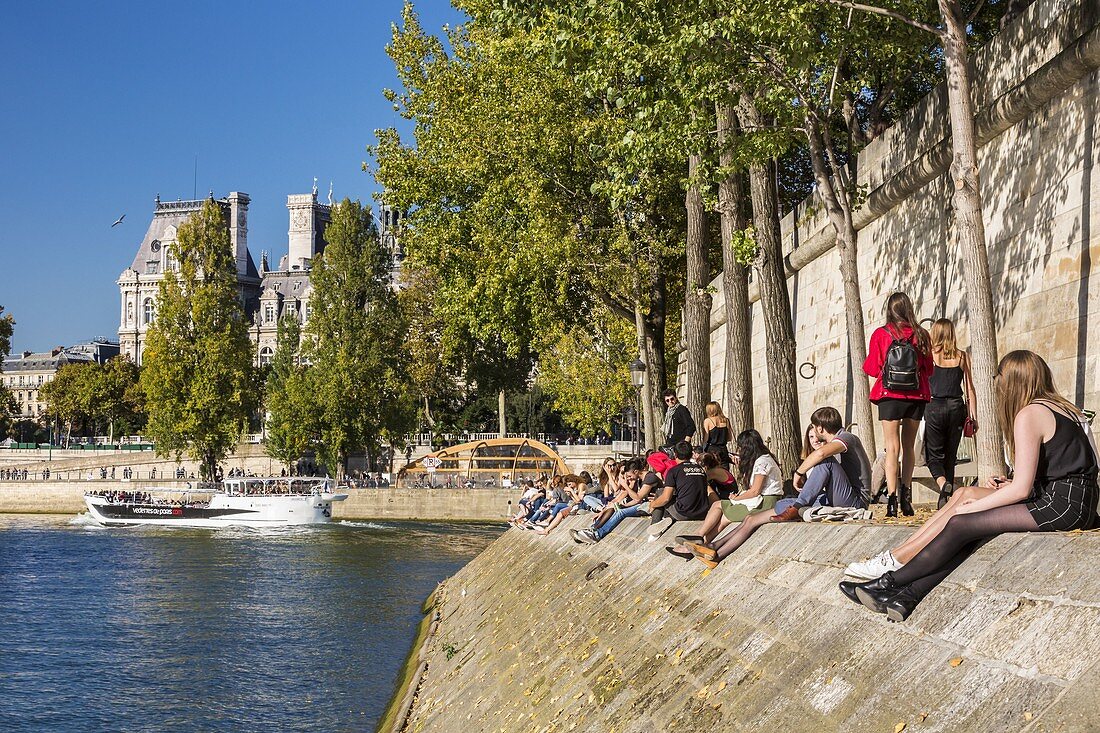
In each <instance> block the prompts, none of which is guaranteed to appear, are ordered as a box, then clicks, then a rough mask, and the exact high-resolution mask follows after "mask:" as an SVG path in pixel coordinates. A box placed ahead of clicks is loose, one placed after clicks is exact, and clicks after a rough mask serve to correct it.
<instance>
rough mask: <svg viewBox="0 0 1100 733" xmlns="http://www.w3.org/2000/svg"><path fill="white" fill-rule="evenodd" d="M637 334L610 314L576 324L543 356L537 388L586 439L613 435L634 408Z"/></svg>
mask: <svg viewBox="0 0 1100 733" xmlns="http://www.w3.org/2000/svg"><path fill="white" fill-rule="evenodd" d="M634 338H635V334H634V332H633V329H631V328H630V324H628V323H626V322H625V321H624V320H622V319H618V318H614V317H612V316H611V315H610V314H609V313H607V311H606V310H602V309H601V310H600V311H598V312H597V313H595V314H594V317H593V319H592V320H591V321H590V322H589V323H588V324H587V325H585V326H575V327H573V328H572V329H570V330H569V331H568V332H566V333H563V334H561V336H560V337H559V338H558V339H557V340H556V341H555V342H554V343H553V345H551V346H550V347H549V348H547V349H545V350H543V352H542V354H541V355H540V357H539V366H538V378H537V384H538V385H539V386H540V387H541V388H542V389H543V390H544V391H545V392H546V393H547V394H548V395H549V396H550V398H551V399H552V401H553V406H554V409H555V410H556V411H557V412H558V413H560V414H561V416H562V417H563V418H564V419H565V422H566V423H567V424H569V425H570V426H572V427H573V428H575V429H576V430H577V431H578V432H580V434H581V435H582V436H584V437H594V436H595V435H596V434H597V433H598V432H599V431H600V430H603V431H606V432H607V433H608V434H610V433H611V432H612V420H613V418H615V417H616V416H619V415H621V414H622V412H623V408H624V407H627V406H632V404H633V401H634V388H633V387H632V386H631V384H630V376H629V371H628V369H629V364H630V362H631V361H632V360H633V359H634Z"/></svg>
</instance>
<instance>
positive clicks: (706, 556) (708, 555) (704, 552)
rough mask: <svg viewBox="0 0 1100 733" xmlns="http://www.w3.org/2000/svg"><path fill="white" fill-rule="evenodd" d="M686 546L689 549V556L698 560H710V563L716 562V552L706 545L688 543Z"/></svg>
mask: <svg viewBox="0 0 1100 733" xmlns="http://www.w3.org/2000/svg"><path fill="white" fill-rule="evenodd" d="M687 546H688V548H689V549H691V554H692V555H693V556H695V557H697V558H699V559H700V560H710V561H711V562H718V551H717V550H714V549H712V548H710V547H707V546H706V545H700V544H696V543H695V542H688V543H687Z"/></svg>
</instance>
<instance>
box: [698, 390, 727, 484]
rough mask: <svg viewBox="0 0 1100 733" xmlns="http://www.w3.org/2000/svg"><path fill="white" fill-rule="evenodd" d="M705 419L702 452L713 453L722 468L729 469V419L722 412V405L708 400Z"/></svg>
mask: <svg viewBox="0 0 1100 733" xmlns="http://www.w3.org/2000/svg"><path fill="white" fill-rule="evenodd" d="M706 412H707V419H706V420H704V421H703V452H704V453H713V454H714V455H715V456H717V458H718V463H720V464H721V465H722V468H724V469H726V470H727V471H728V470H729V467H730V452H729V447H728V444H729V442H730V437H731V436H730V421H729V418H727V417H726V416H725V415H724V414H723V413H722V406H721V405H719V404H718V403H717V402H708V403H707V407H706Z"/></svg>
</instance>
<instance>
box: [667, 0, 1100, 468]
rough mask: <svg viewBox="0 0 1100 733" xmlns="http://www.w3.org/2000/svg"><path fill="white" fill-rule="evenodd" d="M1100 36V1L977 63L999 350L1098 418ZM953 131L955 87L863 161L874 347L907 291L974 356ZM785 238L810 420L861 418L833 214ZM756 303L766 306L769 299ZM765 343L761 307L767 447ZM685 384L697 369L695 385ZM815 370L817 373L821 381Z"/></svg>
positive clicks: (1039, 16) (803, 400) (715, 319)
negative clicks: (835, 415) (829, 411)
mask: <svg viewBox="0 0 1100 733" xmlns="http://www.w3.org/2000/svg"><path fill="white" fill-rule="evenodd" d="M1098 26H1100V3H1097V2H1095V0H1037V1H1036V2H1035V3H1034V4H1032V5H1031V6H1030V7H1029V8H1028V9H1027V10H1026V11H1024V13H1023V14H1022V15H1021V16H1020V17H1018V18H1016V19H1015V20H1014V21H1013V22H1012V23H1010V24H1009V25H1008V26H1007V27H1006V28H1005V30H1004V31H1003V32H1002V33H1001V34H1000V35H998V36H997V37H996V38H994V39H993V40H992V41H990V43H988V44H987V45H986V46H985V47H984V48H982V49H981V50H980V51H979V52H978V53H977V54H975V57H974V65H975V77H974V78H975V102H976V106H977V108H978V111H979V117H978V120H979V134H980V136H981V137H982V139H983V141H984V144H983V145H982V147H981V148H980V150H979V165H980V176H981V184H982V196H983V199H984V203H985V224H986V241H987V246H988V253H989V265H990V273H991V276H992V286H993V302H994V310H995V316H996V322H997V328H998V348H999V350H1000V353H1001V354H1004V353H1007V352H1008V351H1010V350H1012V349H1018V348H1028V349H1032V350H1034V351H1036V352H1037V353H1039V354H1040V355H1042V356H1043V357H1044V358H1045V359H1046V360H1047V362H1048V363H1049V364H1050V365H1051V368H1052V369H1053V371H1054V376H1055V379H1056V383H1057V385H1058V386H1059V388H1060V389H1062V390H1063V391H1064V392H1065V393H1066V394H1068V395H1069V396H1070V398H1071V399H1073V400H1074V401H1075V402H1076V403H1077V404H1079V405H1083V406H1085V407H1089V408H1093V409H1096V408H1098V407H1100V362H1098V360H1100V349H1098V348H1097V346H1098V345H1100V226H1097V225H1096V223H1097V222H1100V175H1095V174H1094V163H1095V161H1096V159H1097V157H1098V153H1100V142H1098V135H1097V133H1098V132H1100V131H1098V129H1097V114H1098V111H1100V91H1098V90H1100V72H1098V71H1097V66H1098V65H1100V37H1098V36H1100V27H1098ZM1070 81H1072V83H1069V82H1070ZM1063 87H1065V88H1063ZM1052 92H1053V93H1054V94H1053V97H1052V98H1050V99H1049V101H1047V102H1045V103H1044V104H1042V105H1041V106H1040V107H1039V109H1038V110H1037V111H1034V112H1031V113H1027V114H1026V115H1024V116H1023V119H1020V120H1018V121H1015V122H1013V120H1014V119H1015V116H1019V115H1015V116H1013V115H1008V114H1007V112H1006V110H1007V111H1009V112H1011V111H1012V110H1013V109H1016V110H1018V109H1019V107H1018V106H1014V105H1016V103H1017V102H1018V101H1019V100H1020V99H1021V98H1024V97H1026V98H1028V99H1033V98H1036V97H1037V96H1038V97H1040V98H1042V97H1045V96H1047V95H1050V94H1051V93H1052ZM1006 115H1007V116H1006ZM1009 122H1013V123H1012V124H1010V125H1009V126H1008V127H1007V129H1003V130H1002V129H1001V128H1003V127H1005V124H1006V123H1009ZM983 130H984V131H985V132H984V134H982V133H983ZM948 131H949V120H948V115H947V104H946V89H945V87H944V86H941V87H940V88H939V89H937V90H936V91H935V92H934V93H932V94H931V95H929V96H928V97H927V98H925V99H924V100H922V102H921V103H919V104H918V105H916V107H914V108H913V109H912V110H910V111H909V112H908V113H907V114H906V115H905V116H904V117H903V118H902V119H901V120H899V121H898V122H897V124H895V125H894V126H893V127H891V128H890V129H889V130H887V131H886V132H885V133H883V135H882V136H880V137H879V138H878V139H876V140H875V141H873V142H872V143H871V144H870V145H868V146H867V148H866V149H864V150H863V151H862V152H861V153H860V155H859V159H858V183H859V184H860V185H862V186H866V187H867V192H868V194H869V199H868V203H867V205H866V206H864V207H863V209H861V210H859V211H858V212H856V221H857V227H858V228H859V237H858V253H859V278H860V290H861V294H862V297H863V315H864V319H865V323H866V325H867V337H868V338H869V337H870V334H871V331H872V330H873V329H874V328H875V327H877V326H879V325H881V322H882V320H883V306H884V304H885V301H886V298H887V297H888V296H889V295H890V293H892V292H894V291H896V290H902V291H905V292H906V293H908V294H909V296H910V297H911V298H912V299H913V303H914V305H915V307H916V310H917V314H918V315H919V316H920V317H921V318H925V317H927V318H940V317H947V318H952V319H954V320H955V321H956V324H957V325H958V326H959V337H960V343H962V344H967V343H968V341H969V337H968V325H967V309H966V298H965V292H964V287H963V282H962V263H961V257H960V253H959V250H958V247H957V246H956V244H955V242H954V241H953V239H952V234H951V231H950V229H949V222H950V218H951V204H950V194H951V182H950V180H949V177H948V175H947V172H946V169H942V167H940V166H938V164H935V160H937V159H939V160H941V162H942V153H937V152H936V151H937V146H942V145H944V144H945V141H946V140H947V138H946V136H947V134H948ZM986 138H988V139H986ZM937 155H939V158H937ZM948 161H949V156H948ZM914 171H917V172H919V171H926V172H928V173H927V174H926V175H924V176H923V178H924V179H927V180H929V182H928V183H926V184H924V185H922V186H919V187H917V188H916V190H913V191H909V190H908V188H907V186H908V184H906V183H905V181H907V180H908V181H911V180H912V179H913V176H914V175H915V173H914ZM932 174H934V175H932ZM918 177H919V176H918ZM782 232H783V242H784V251H785V254H786V258H787V265H788V273H789V278H788V281H787V284H788V288H789V290H790V296H791V306H792V314H793V319H794V329H795V337H796V342H797V345H796V356H797V360H796V363H797V364H802V363H804V362H809V363H810V364H812V365H813V366H814V367H816V372H815V373H814V374H813V376H812V378H808V379H805V378H800V379H799V380H798V387H799V407H800V413H801V417H802V418H803V420H804V421H808V418H809V414H810V413H811V412H812V411H813V410H814V409H815V408H817V407H819V406H822V405H826V404H829V405H833V406H835V407H837V408H838V409H840V411H841V413H842V414H846V415H847V416H849V419H850V416H851V414H852V413H851V385H850V382H849V365H848V347H847V340H846V339H847V336H846V325H845V305H844V300H843V285H842V282H841V279H840V265H839V256H838V254H837V252H836V250H835V248H834V247H832V245H831V241H835V235H834V234H833V231H832V227H831V225H830V224H829V223H828V221H827V220H826V218H825V213H824V207H822V206H821V205H820V204H818V203H816V202H815V201H814V200H813V199H812V198H811V199H810V200H808V201H806V202H805V203H803V204H802V205H800V206H799V207H797V209H796V210H795V211H793V212H791V213H789V214H788V215H787V216H786V217H785V218H784V219H783V221H782ZM712 285H713V286H714V287H715V288H716V289H717V291H718V292H717V294H716V296H715V298H714V302H713V307H712V310H711V328H712V331H711V370H712V371H711V394H712V398H713V399H716V400H718V401H720V402H722V401H724V399H725V395H724V394H723V385H724V381H725V351H726V327H725V320H726V318H725V311H724V308H725V304H724V298H723V295H722V284H721V278H720V277H719V278H716V279H715V280H714V281H713V282H712ZM751 293H752V297H753V298H754V299H755V297H756V290H755V288H751ZM764 344H765V335H764V328H763V318H762V316H761V311H760V304H759V302H756V303H754V305H753V307H752V363H753V380H754V384H753V392H754V400H755V401H754V407H755V414H756V422H757V426H758V429H760V431H761V432H762V433H763V434H764V435H765V436H767V435H768V434H769V433H770V419H769V408H768V400H767V395H768V378H767V372H766V369H765V364H766V357H765V354H764ZM858 367H859V365H857V369H856V370H857V371H858ZM682 370H683V364H681V375H680V381H681V384H682V383H683V371H682ZM812 371H813V370H811V369H810V368H809V367H807V368H806V372H807V374H809V373H811V372H812ZM877 427H878V426H877V425H876V430H877ZM969 442H970V441H964V443H969ZM965 450H968V448H967V447H966V446H965V445H964V451H965Z"/></svg>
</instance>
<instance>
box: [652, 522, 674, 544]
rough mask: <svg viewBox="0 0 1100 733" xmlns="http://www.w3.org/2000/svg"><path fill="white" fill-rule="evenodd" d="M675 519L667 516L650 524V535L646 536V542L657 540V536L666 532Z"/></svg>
mask: <svg viewBox="0 0 1100 733" xmlns="http://www.w3.org/2000/svg"><path fill="white" fill-rule="evenodd" d="M675 521H676V520H675V519H673V518H672V517H669V516H666V517H665V518H664V519H662V520H660V521H659V522H654V523H653V524H651V525H649V537H647V538H646V542H656V541H657V538H658V537H660V536H661V535H662V534H664V531H665V530H666V529H668V528H669V527H671V526H672V525H673V523H674V522H675Z"/></svg>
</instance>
